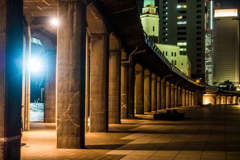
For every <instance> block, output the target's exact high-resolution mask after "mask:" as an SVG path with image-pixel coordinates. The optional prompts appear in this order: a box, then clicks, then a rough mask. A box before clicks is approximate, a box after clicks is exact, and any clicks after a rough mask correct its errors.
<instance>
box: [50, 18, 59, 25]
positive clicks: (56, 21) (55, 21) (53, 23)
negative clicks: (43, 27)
mask: <svg viewBox="0 0 240 160" xmlns="http://www.w3.org/2000/svg"><path fill="white" fill-rule="evenodd" d="M51 23H52V25H54V26H57V25H58V24H59V21H58V19H57V18H53V19H52V20H51Z"/></svg>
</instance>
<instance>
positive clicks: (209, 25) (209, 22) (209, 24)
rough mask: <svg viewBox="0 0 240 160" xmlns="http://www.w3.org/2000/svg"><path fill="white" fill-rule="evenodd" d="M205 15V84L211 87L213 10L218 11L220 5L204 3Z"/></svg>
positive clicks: (210, 2) (209, 2)
mask: <svg viewBox="0 0 240 160" xmlns="http://www.w3.org/2000/svg"><path fill="white" fill-rule="evenodd" d="M206 9H207V12H206V15H205V25H206V26H205V28H206V34H205V83H206V84H207V85H210V86H212V85H213V70H214V69H213V68H214V65H213V60H214V58H213V54H214V34H213V33H214V32H213V30H214V26H213V19H214V13H215V12H214V10H216V9H220V4H219V3H217V4H214V2H213V0H210V1H207V2H206Z"/></svg>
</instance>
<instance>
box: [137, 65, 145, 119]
mask: <svg viewBox="0 0 240 160" xmlns="http://www.w3.org/2000/svg"><path fill="white" fill-rule="evenodd" d="M135 71H136V72H135V75H136V80H135V109H136V114H144V107H143V100H144V94H143V90H144V73H143V69H142V66H140V65H139V64H136V65H135Z"/></svg>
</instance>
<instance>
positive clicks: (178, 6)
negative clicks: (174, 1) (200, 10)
mask: <svg viewBox="0 0 240 160" xmlns="http://www.w3.org/2000/svg"><path fill="white" fill-rule="evenodd" d="M177 8H187V5H177Z"/></svg>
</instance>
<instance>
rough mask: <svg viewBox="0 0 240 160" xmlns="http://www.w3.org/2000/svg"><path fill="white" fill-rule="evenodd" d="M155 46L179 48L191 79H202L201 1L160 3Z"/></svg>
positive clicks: (162, 1)
mask: <svg viewBox="0 0 240 160" xmlns="http://www.w3.org/2000/svg"><path fill="white" fill-rule="evenodd" d="M159 17H160V21H159V24H160V27H159V43H164V44H172V45H178V46H180V54H181V55H187V56H188V58H189V60H190V62H191V75H192V77H193V78H194V79H199V78H202V79H204V77H205V0H175V1H172V0H160V1H159Z"/></svg>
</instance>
